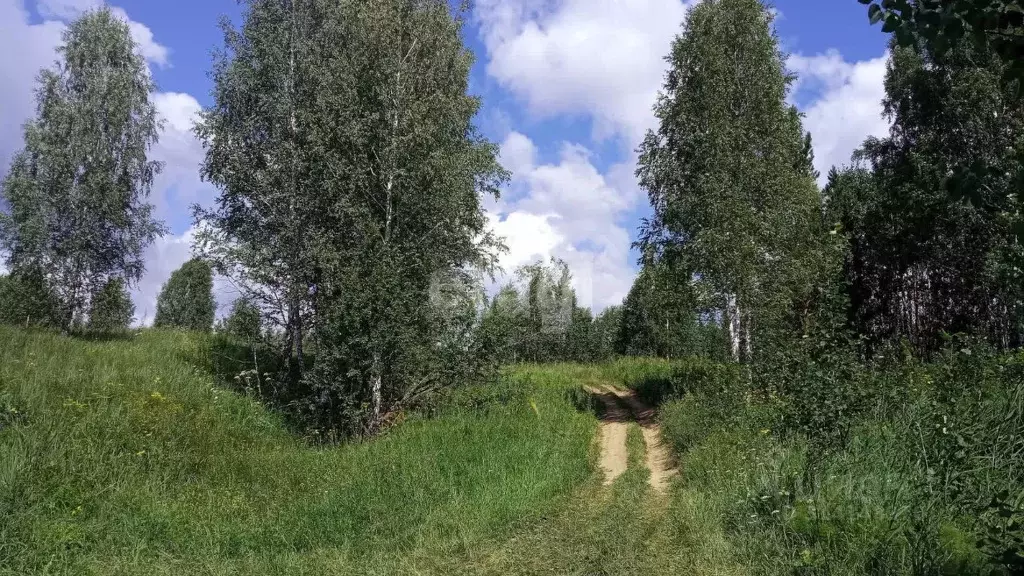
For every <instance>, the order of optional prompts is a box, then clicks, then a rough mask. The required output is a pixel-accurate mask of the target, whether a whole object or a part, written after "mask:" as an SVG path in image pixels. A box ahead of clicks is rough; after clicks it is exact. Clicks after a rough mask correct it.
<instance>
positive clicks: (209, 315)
mask: <svg viewBox="0 0 1024 576" xmlns="http://www.w3.org/2000/svg"><path fill="white" fill-rule="evenodd" d="M215 309H216V304H215V302H214V298H213V270H212V269H211V268H210V265H209V264H207V263H206V262H204V261H202V260H199V259H197V258H193V259H192V260H189V261H188V262H186V263H185V264H183V265H182V266H181V268H179V269H177V270H175V272H174V273H173V274H171V278H170V279H169V280H168V281H167V283H166V284H164V286H163V289H162V290H161V291H160V296H159V297H158V298H157V301H156V319H155V320H154V322H153V325H154V326H155V327H157V328H162V327H168V328H184V329H186V330H195V331H198V332H209V331H210V329H211V328H213V316H214V311H215Z"/></svg>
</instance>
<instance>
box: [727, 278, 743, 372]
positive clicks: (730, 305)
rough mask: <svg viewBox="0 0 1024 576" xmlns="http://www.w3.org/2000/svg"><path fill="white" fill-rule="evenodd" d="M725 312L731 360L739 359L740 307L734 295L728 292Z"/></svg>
mask: <svg viewBox="0 0 1024 576" xmlns="http://www.w3.org/2000/svg"><path fill="white" fill-rule="evenodd" d="M725 306H726V311H725V314H726V316H727V320H728V326H729V343H730V345H731V349H732V358H733V360H736V361H739V359H740V307H739V305H738V304H737V303H736V295H735V294H729V296H728V297H727V299H726V304H725Z"/></svg>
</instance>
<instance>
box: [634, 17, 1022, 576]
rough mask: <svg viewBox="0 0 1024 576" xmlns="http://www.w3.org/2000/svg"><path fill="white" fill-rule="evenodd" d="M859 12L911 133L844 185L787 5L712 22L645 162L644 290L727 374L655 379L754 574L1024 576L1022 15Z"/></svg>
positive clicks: (676, 58)
mask: <svg viewBox="0 0 1024 576" xmlns="http://www.w3.org/2000/svg"><path fill="white" fill-rule="evenodd" d="M863 3H865V4H870V5H871V6H870V7H869V11H870V12H869V14H870V16H871V18H872V20H873V21H875V22H878V21H884V31H885V32H887V33H893V37H892V39H891V42H890V44H889V49H890V56H889V62H888V66H887V71H886V77H885V98H884V101H883V102H882V104H883V110H884V114H885V116H886V118H887V119H888V120H889V121H890V123H891V126H890V129H889V133H888V135H886V136H884V137H880V138H870V139H868V140H867V141H866V142H864V143H863V145H862V146H861V148H860V149H859V150H858V151H857V152H856V153H855V154H854V156H853V157H852V158H851V159H850V163H849V164H847V165H844V166H837V167H834V168H833V169H831V170H830V172H829V174H828V179H827V180H828V182H827V186H825V188H824V190H820V189H819V187H818V185H817V183H816V181H817V178H818V176H819V175H818V174H816V173H815V169H814V163H813V155H812V145H811V135H810V134H808V133H807V132H806V130H805V129H804V127H803V125H802V119H801V115H800V113H799V112H798V111H797V109H796V108H795V107H793V106H792V105H790V104H789V103H788V98H789V96H790V94H791V87H792V84H793V82H794V80H795V77H794V76H793V75H791V74H790V73H789V72H788V71H787V69H786V58H787V56H786V55H785V54H784V53H783V52H782V51H781V50H780V48H779V41H778V38H777V37H776V35H775V33H774V30H773V27H772V23H771V22H772V16H771V13H770V11H769V9H768V7H767V6H766V5H765V4H764V3H763V2H761V1H759V0H705V1H703V2H700V3H698V4H697V5H696V6H695V7H694V8H693V9H692V10H691V11H690V13H689V15H688V18H687V21H686V23H685V25H684V27H683V31H682V33H681V34H680V35H679V36H678V37H677V38H676V40H675V41H674V43H673V45H672V50H671V53H670V54H669V58H668V61H669V63H670V70H669V73H668V75H667V77H666V80H665V84H664V86H663V91H662V93H661V95H660V96H659V99H658V102H657V104H656V105H655V108H654V110H655V116H656V118H657V120H658V127H657V129H656V130H654V131H652V132H650V133H649V134H648V135H647V137H646V139H645V141H644V143H643V145H642V146H641V149H640V164H639V170H638V176H639V178H640V182H641V185H642V186H643V187H644V188H645V189H646V191H647V192H648V196H649V199H650V202H651V206H652V209H653V216H652V217H651V218H650V219H649V220H647V221H645V222H644V224H643V226H642V228H641V234H640V240H639V242H638V248H639V249H640V250H641V252H642V254H643V255H644V258H643V270H642V273H641V275H640V278H639V279H638V283H639V282H642V281H646V282H650V283H652V284H657V283H658V282H660V284H658V285H662V286H665V288H663V289H662V291H663V296H662V298H665V299H666V301H670V302H674V303H675V304H673V305H672V306H674V307H675V308H676V310H677V316H676V317H677V318H680V317H681V318H683V319H684V320H683V322H684V323H685V322H687V321H694V320H693V319H696V322H697V325H699V326H708V327H711V326H715V325H717V326H720V331H719V334H720V337H721V339H720V340H719V341H718V344H717V345H716V346H713V347H711V348H699V347H697V346H693V345H690V346H689V347H688V348H687V350H688V352H689V353H690V354H693V355H697V356H702V355H703V356H708V355H709V352H710V353H711V355H712V356H714V355H715V354H717V355H718V356H719V357H722V356H724V357H726V358H728V359H729V361H726V362H713V361H708V360H707V359H704V358H692V357H691V358H688V359H685V360H682V361H680V362H677V363H675V364H674V366H673V367H672V369H671V374H668V375H665V377H664V378H658V379H653V380H651V381H645V382H640V383H638V384H636V386H637V387H638V388H639V389H640V392H641V393H642V394H646V395H647V396H648V399H649V400H651V401H663V400H667V401H668V403H667V404H666V405H665V406H664V409H663V419H664V425H665V430H666V435H667V436H668V438H669V440H670V441H671V442H672V443H673V444H674V445H675V446H676V448H677V450H678V451H679V452H680V456H681V458H682V459H683V461H684V462H683V467H684V469H688V470H691V471H693V474H692V478H693V481H694V482H695V483H696V484H698V485H704V486H705V487H707V488H710V489H714V490H720V491H722V496H721V498H720V501H719V502H718V503H717V504H716V505H715V506H716V509H717V510H718V511H720V512H721V514H722V515H723V517H724V518H725V519H726V521H727V522H730V523H731V524H729V526H730V528H733V529H734V530H735V533H736V536H737V538H736V540H737V541H738V542H739V546H738V549H740V550H744V551H745V553H746V554H747V558H748V560H749V562H750V564H751V565H752V566H754V567H755V568H756V570H755V572H756V573H765V574H783V573H785V574H789V573H808V574H811V573H813V574H865V573H886V574H939V573H950V574H951V573H957V574H1020V573H1022V569H1024V568H1022V567H1024V544H1022V543H1024V530H1022V528H1021V527H1022V526H1024V509H1022V507H1021V503H1022V502H1024V483H1022V482H1021V478H1024V476H1022V475H1021V466H1020V462H1021V460H1020V457H1019V456H1020V448H1021V443H1020V438H1021V437H1022V435H1024V417H1022V416H1021V415H1022V414H1024V410H1022V403H1021V401H1022V399H1024V377H1022V372H1021V370H1020V362H1021V355H1020V346H1021V344H1022V343H1024V342H1022V339H1024V316H1022V314H1024V294H1022V292H1021V290H1022V287H1024V283H1022V280H1024V278H1022V276H1021V270H1022V269H1024V262H1022V260H1021V257H1022V256H1024V251H1022V242H1021V240H1022V237H1021V234H1022V232H1024V216H1022V213H1021V207H1020V198H1019V195H1020V193H1021V191H1022V190H1024V124H1022V122H1024V90H1022V86H1021V82H1022V80H1024V74H1021V67H1020V62H1019V55H1020V54H1021V53H1022V52H1021V51H1020V48H1021V46H1024V28H1022V26H1024V19H1022V18H1024V9H1022V8H1021V5H1020V3H1019V2H1013V1H1007V2H980V3H972V2H946V3H938V2H882V3H881V4H880V5H879V4H874V3H870V2H867V1H865V2H863ZM940 4H941V6H940ZM645 278H654V279H660V280H656V281H652V280H645ZM637 290H638V288H637V287H635V288H634V292H636V291H637ZM659 309H660V310H662V312H661V314H662V318H663V319H666V318H667V319H668V321H669V322H671V316H672V315H671V314H670V313H669V312H667V311H665V310H664V308H659ZM634 333H636V332H635V331H634ZM733 453H735V454H736V455H740V454H741V455H742V457H739V456H737V457H736V458H732V457H731V455H732V454H733ZM709 454H714V455H716V458H718V457H722V458H723V460H724V462H725V463H722V464H720V463H718V461H717V460H715V461H714V462H713V463H712V462H710V461H709V460H708V455H709ZM896 486H898V487H899V489H898V490H896V489H894V488H893V487H896Z"/></svg>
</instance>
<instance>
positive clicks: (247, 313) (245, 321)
mask: <svg viewBox="0 0 1024 576" xmlns="http://www.w3.org/2000/svg"><path fill="white" fill-rule="evenodd" d="M219 329H222V330H223V331H224V332H226V333H228V334H230V335H232V336H235V337H236V338H240V339H241V340H243V341H245V342H258V341H260V340H261V339H262V338H263V315H262V313H261V312H260V309H259V308H257V307H256V305H255V304H253V303H252V302H251V301H249V300H248V299H247V298H245V297H242V298H239V299H237V300H235V302H234V303H233V304H232V305H231V311H230V312H228V315H227V317H225V318H224V320H223V324H222V326H221V328H219Z"/></svg>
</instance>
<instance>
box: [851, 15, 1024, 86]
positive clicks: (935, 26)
mask: <svg viewBox="0 0 1024 576" xmlns="http://www.w3.org/2000/svg"><path fill="white" fill-rule="evenodd" d="M858 1H859V2H860V3H861V4H865V5H867V6H868V18H869V20H870V21H871V23H872V24H878V23H882V31H883V32H886V33H891V34H893V35H894V37H895V39H896V40H897V42H898V43H899V44H900V46H903V47H911V48H920V47H922V45H923V47H924V48H926V49H928V50H929V51H932V52H934V53H936V54H938V55H940V56H941V55H944V54H945V53H946V52H947V51H948V50H950V49H951V48H953V47H954V46H956V45H958V44H961V43H963V41H964V40H970V41H971V42H972V43H973V44H974V45H975V46H977V47H978V48H980V49H983V50H992V51H993V52H994V53H996V54H998V55H999V57H1000V58H1001V59H1002V60H1003V61H1004V62H1006V63H1007V64H1008V65H1009V66H1008V68H1007V74H1008V75H1011V76H1015V77H1017V78H1024V3H1021V1H1020V0H986V1H984V2H975V1H972V0H947V1H944V2H937V1H935V0H897V1H893V0H887V1H885V2H881V3H878V2H872V1H871V0H858Z"/></svg>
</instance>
